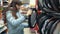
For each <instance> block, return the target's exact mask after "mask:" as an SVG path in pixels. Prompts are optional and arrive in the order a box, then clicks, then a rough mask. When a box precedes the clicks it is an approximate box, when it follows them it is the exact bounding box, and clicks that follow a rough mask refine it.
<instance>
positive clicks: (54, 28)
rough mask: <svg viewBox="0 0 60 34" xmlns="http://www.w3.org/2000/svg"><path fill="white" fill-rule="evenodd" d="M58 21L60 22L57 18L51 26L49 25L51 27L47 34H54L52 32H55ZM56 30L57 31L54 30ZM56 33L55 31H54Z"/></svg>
mask: <svg viewBox="0 0 60 34" xmlns="http://www.w3.org/2000/svg"><path fill="white" fill-rule="evenodd" d="M59 23H60V20H57V21H56V22H55V23H54V24H53V26H52V27H51V29H50V30H49V31H50V32H48V33H49V34H54V32H55V30H56V28H57V25H59ZM56 32H57V31H56ZM55 34H56V33H55Z"/></svg>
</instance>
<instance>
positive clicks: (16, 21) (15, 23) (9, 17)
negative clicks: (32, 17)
mask: <svg viewBox="0 0 60 34" xmlns="http://www.w3.org/2000/svg"><path fill="white" fill-rule="evenodd" d="M6 18H7V20H8V21H9V22H10V24H11V25H13V26H18V25H20V24H21V23H22V22H23V21H24V20H25V17H24V16H23V15H20V17H19V18H18V19H15V18H14V17H13V16H12V14H11V13H10V11H8V12H7V13H6Z"/></svg>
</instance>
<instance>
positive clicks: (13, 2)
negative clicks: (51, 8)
mask: <svg viewBox="0 0 60 34" xmlns="http://www.w3.org/2000/svg"><path fill="white" fill-rule="evenodd" d="M16 5H18V6H21V5H22V2H21V1H12V3H11V4H10V7H13V8H14V10H15V11H16V10H18V9H17V7H16Z"/></svg>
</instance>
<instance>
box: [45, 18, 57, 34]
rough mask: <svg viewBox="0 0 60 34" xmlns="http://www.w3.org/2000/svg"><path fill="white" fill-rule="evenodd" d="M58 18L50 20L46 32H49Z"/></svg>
mask: <svg viewBox="0 0 60 34" xmlns="http://www.w3.org/2000/svg"><path fill="white" fill-rule="evenodd" d="M56 20H57V19H53V20H52V21H50V22H49V24H48V25H47V26H46V29H45V34H48V32H49V29H50V28H51V26H52V25H53V24H54V23H55V21H56Z"/></svg>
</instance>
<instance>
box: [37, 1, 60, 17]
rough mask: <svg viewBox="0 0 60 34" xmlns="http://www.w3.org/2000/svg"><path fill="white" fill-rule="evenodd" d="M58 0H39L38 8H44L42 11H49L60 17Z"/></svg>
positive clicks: (52, 14) (49, 13) (50, 13)
mask: <svg viewBox="0 0 60 34" xmlns="http://www.w3.org/2000/svg"><path fill="white" fill-rule="evenodd" d="M59 7H60V6H59V1H58V0H38V9H41V10H42V13H44V12H45V13H48V15H51V16H54V17H55V16H56V18H60V8H59Z"/></svg>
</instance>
